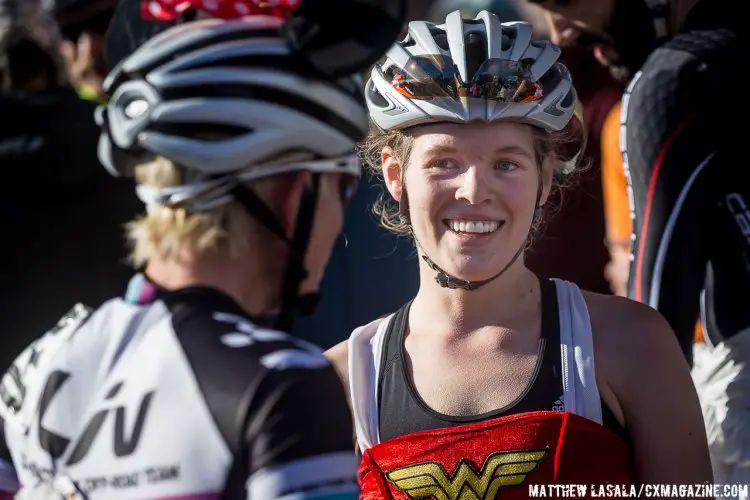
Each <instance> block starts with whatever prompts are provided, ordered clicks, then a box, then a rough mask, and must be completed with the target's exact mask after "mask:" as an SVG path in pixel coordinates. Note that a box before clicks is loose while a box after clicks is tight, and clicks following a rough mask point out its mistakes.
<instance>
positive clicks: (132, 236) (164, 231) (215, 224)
mask: <svg viewBox="0 0 750 500" xmlns="http://www.w3.org/2000/svg"><path fill="white" fill-rule="evenodd" d="M182 177H183V176H182V172H181V170H180V168H179V167H178V166H177V165H175V164H174V163H173V162H172V161H171V160H168V159H166V158H163V157H157V158H156V159H154V160H153V161H150V162H148V163H144V164H142V165H139V166H138V167H136V169H135V178H136V182H137V183H138V184H142V185H146V186H151V187H157V188H163V187H170V186H178V185H180V184H181V183H182V180H183V179H182ZM261 182H262V181H261ZM257 184H258V182H256V183H254V187H255V188H256V191H257V187H258V186H257ZM250 229H251V223H250V218H249V217H248V215H247V213H246V212H245V210H244V208H242V206H240V205H239V204H238V203H237V202H232V203H228V204H226V205H222V206H220V207H217V208H214V209H212V210H209V211H206V212H199V213H188V212H187V211H186V210H185V209H184V208H172V207H165V206H158V207H155V208H154V209H152V210H151V211H150V212H149V213H147V214H146V215H143V216H142V217H139V218H138V219H136V220H134V221H132V222H130V223H128V224H127V226H126V230H127V240H128V243H129V245H130V247H131V252H130V262H131V263H132V264H133V265H134V266H135V267H136V268H140V267H142V266H144V265H145V264H146V263H147V262H148V261H149V260H151V259H153V258H162V259H176V258H178V256H179V252H180V250H181V249H183V248H185V247H189V248H191V250H193V251H195V252H196V253H198V254H202V253H206V252H208V251H211V250H214V249H216V248H218V247H220V246H223V245H227V246H228V247H229V249H230V251H232V252H238V251H242V250H246V248H247V242H248V231H249V230H250Z"/></svg>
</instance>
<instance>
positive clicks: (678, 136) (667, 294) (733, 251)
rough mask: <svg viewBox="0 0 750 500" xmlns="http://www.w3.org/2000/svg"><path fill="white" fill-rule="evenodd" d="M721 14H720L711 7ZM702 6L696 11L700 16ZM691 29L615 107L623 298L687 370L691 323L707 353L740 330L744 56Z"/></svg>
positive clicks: (746, 219) (748, 226)
mask: <svg viewBox="0 0 750 500" xmlns="http://www.w3.org/2000/svg"><path fill="white" fill-rule="evenodd" d="M725 4H726V5H731V4H732V2H723V4H722V3H721V2H719V3H718V4H713V5H715V6H716V7H717V8H718V9H721V8H722V5H724V6H726V5H725ZM713 5H712V4H711V3H709V2H703V3H702V4H701V5H700V7H701V9H704V10H705V9H709V11H708V12H711V10H712V8H713ZM735 14H736V13H735V12H733V11H732V10H731V9H728V10H726V12H724V16H725V17H726V16H734V15H735ZM696 15H697V14H696ZM701 17H703V18H704V19H705V23H707V24H706V25H705V26H704V27H701V25H700V22H701V19H697V18H695V16H694V23H693V28H692V29H690V30H689V31H687V32H685V33H682V34H680V35H678V36H676V37H674V38H672V39H670V40H669V41H668V42H666V43H665V44H664V45H663V46H661V47H660V48H659V49H657V50H656V51H655V52H654V53H653V54H652V55H651V56H650V57H649V59H648V61H647V62H646V64H645V65H644V67H643V68H642V70H641V71H640V72H639V73H638V74H636V76H635V77H634V79H633V81H632V82H631V84H630V85H629V87H628V89H627V91H626V93H625V96H624V98H623V114H622V118H623V123H622V125H623V133H622V134H621V137H622V138H623V143H622V147H623V160H624V164H625V167H626V172H627V173H628V177H629V181H630V187H631V189H632V198H631V206H633V207H634V211H633V217H634V219H633V228H634V235H633V254H634V258H633V261H632V265H631V272H630V283H629V295H630V297H631V298H634V299H636V300H639V301H642V302H646V303H648V304H650V305H651V306H652V307H654V308H656V309H657V310H659V311H660V312H661V313H662V314H663V315H664V316H665V318H666V319H667V321H669V323H670V324H671V326H672V328H673V329H674V330H675V332H676V334H677V336H678V338H679V341H680V344H681V346H682V348H683V350H684V352H685V356H686V357H687V358H688V360H692V344H693V335H694V327H695V322H696V320H697V319H698V318H699V317H701V318H702V320H703V326H704V332H705V334H706V336H707V337H708V339H709V341H712V342H714V343H715V342H720V341H722V340H725V339H727V338H730V337H732V336H733V335H735V334H737V333H739V332H741V331H743V330H745V329H747V328H750V308H749V307H748V306H747V297H748V296H750V169H748V168H747V167H746V166H745V165H744V164H743V163H744V158H745V155H746V153H745V149H746V146H745V143H746V140H747V139H746V138H745V137H744V136H745V134H746V133H745V127H744V126H743V125H742V123H743V120H744V113H745V104H744V103H743V98H742V96H743V90H742V89H743V83H741V78H742V77H741V76H740V75H741V74H742V68H743V67H744V65H746V64H747V61H750V50H749V49H748V47H749V45H748V38H747V36H746V35H745V34H743V33H742V32H741V31H738V30H736V29H728V28H722V27H720V26H721V25H722V23H721V22H720V19H719V18H716V17H712V16H708V15H702V16H701ZM746 19H747V18H745V22H746ZM730 24H731V23H727V25H730ZM735 115H738V116H735Z"/></svg>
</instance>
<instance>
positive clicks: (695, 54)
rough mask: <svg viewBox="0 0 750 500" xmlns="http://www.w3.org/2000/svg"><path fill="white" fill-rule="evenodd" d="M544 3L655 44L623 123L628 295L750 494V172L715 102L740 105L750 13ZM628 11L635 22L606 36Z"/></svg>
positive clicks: (731, 8)
mask: <svg viewBox="0 0 750 500" xmlns="http://www.w3.org/2000/svg"><path fill="white" fill-rule="evenodd" d="M543 5H544V6H545V7H546V8H548V9H551V10H555V11H557V12H559V13H560V14H562V15H564V16H566V17H567V18H570V19H573V20H575V22H576V23H578V24H580V25H585V26H587V27H588V29H590V30H592V31H595V32H598V33H601V34H602V36H609V37H610V38H613V39H615V40H616V41H617V42H619V43H616V44H615V47H616V48H618V49H620V50H625V49H627V47H628V45H629V44H630V42H636V41H637V40H640V42H637V43H648V44H650V49H649V51H648V52H649V53H648V54H647V59H646V60H645V62H644V63H643V64H642V65H638V66H636V65H633V66H632V67H633V68H634V69H635V70H637V71H636V72H635V73H634V75H633V78H632V81H631V82H630V83H629V85H628V88H627V89H626V93H625V95H624V97H623V110H622V117H621V125H622V129H621V133H620V138H621V144H620V148H621V150H622V157H623V163H624V172H625V174H626V176H627V181H628V185H629V188H630V189H631V194H632V198H631V200H630V201H631V207H630V208H631V211H632V214H633V220H632V224H633V225H632V228H633V241H632V254H633V259H632V262H631V265H630V269H629V273H628V274H629V275H628V295H629V296H630V297H632V298H634V299H636V300H638V301H642V302H644V303H647V304H649V305H650V306H652V307H654V308H655V309H657V310H659V311H660V312H661V313H662V314H664V316H665V318H666V319H667V321H669V323H670V324H671V326H672V329H673V330H674V331H675V334H676V335H677V338H678V341H679V343H680V345H681V347H682V350H683V353H684V355H685V358H686V360H687V362H688V363H690V364H693V379H694V381H695V384H696V387H697V388H698V394H699V396H700V398H701V404H702V406H703V416H704V420H705V423H706V429H707V433H708V438H709V445H710V449H711V458H712V464H713V467H714V475H715V478H716V480H717V482H719V483H740V484H748V483H750V430H748V429H749V428H748V426H747V421H748V420H750V411H749V410H748V408H750V370H749V369H748V365H750V308H748V306H747V304H748V297H750V266H748V256H749V255H750V238H749V237H748V236H749V235H750V229H749V228H750V224H748V221H749V220H750V211H748V207H749V206H750V172H749V171H748V169H746V168H743V167H742V164H741V162H740V163H738V161H737V159H738V158H742V157H743V155H744V154H745V147H744V145H745V143H746V137H745V130H744V127H735V126H732V125H729V124H728V122H727V120H728V116H729V115H728V114H727V109H728V108H727V107H726V105H724V104H720V103H726V102H728V101H727V100H726V99H725V98H723V97H721V98H719V96H726V95H727V89H735V92H734V94H733V95H739V94H737V92H739V90H737V89H738V88H739V87H738V83H737V78H738V73H737V68H738V65H739V66H741V65H742V64H744V62H745V61H747V60H748V59H750V36H749V35H750V21H749V20H750V4H749V3H748V2H745V1H741V0H662V1H660V2H651V1H649V2H646V1H644V0H579V1H577V2H573V3H570V2H561V1H557V0H545V1H544V2H543ZM625 9H629V10H630V11H633V12H635V11H637V12H639V13H640V15H639V16H638V17H635V16H633V17H632V18H631V20H632V22H631V25H630V29H629V30H628V31H627V32H626V30H624V29H623V30H621V31H620V33H621V35H622V36H620V37H616V36H613V33H612V31H611V29H610V28H611V27H612V26H614V25H616V24H617V23H616V21H619V20H621V19H622V18H623V17H624V14H623V12H624V11H625ZM633 33H638V36H637V37H636V36H633ZM732 102H735V101H732ZM732 109H735V108H732ZM724 124H726V125H724ZM699 318H700V323H701V329H700V333H701V334H702V335H701V336H700V337H698V336H697V335H696V328H695V324H696V320H697V319H699ZM696 337H698V339H697V340H699V342H697V343H696V342H695V340H696Z"/></svg>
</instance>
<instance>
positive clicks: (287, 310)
mask: <svg viewBox="0 0 750 500" xmlns="http://www.w3.org/2000/svg"><path fill="white" fill-rule="evenodd" d="M320 175H321V174H318V173H314V174H311V182H310V183H309V184H307V186H306V187H305V190H304V191H303V193H302V199H301V200H300V205H299V208H298V209H297V222H296V225H295V229H294V236H293V237H292V239H289V238H288V237H287V236H286V234H285V231H284V229H283V227H282V225H281V223H280V222H279V220H278V217H276V215H275V214H274V213H273V211H271V209H270V208H268V205H266V204H265V203H264V202H263V200H261V199H260V198H259V197H258V195H256V194H255V193H254V192H253V191H252V190H250V189H248V188H247V187H246V186H244V185H241V184H238V185H237V186H235V187H234V188H233V189H232V191H231V192H230V194H232V196H233V197H234V199H235V200H237V202H239V203H240V204H241V205H242V206H243V208H244V209H245V210H246V211H247V213H249V214H250V215H252V216H253V217H255V218H256V219H257V220H258V222H260V223H261V224H263V225H264V226H265V227H266V228H267V229H268V230H269V231H271V232H272V233H273V234H274V235H276V236H277V237H279V238H280V239H281V240H282V241H283V242H285V243H286V244H287V245H288V246H289V255H288V257H287V262H286V267H285V271H284V278H283V282H282V292H281V310H280V312H279V314H278V316H277V317H276V320H275V322H274V325H273V326H274V328H276V329H277V330H280V331H284V332H289V331H291V330H292V327H293V326H294V318H295V316H296V315H297V314H302V315H309V314H312V312H313V311H314V310H315V307H316V305H317V303H318V297H319V294H317V293H309V294H300V285H301V284H302V282H303V281H304V280H305V278H307V276H308V274H309V273H308V271H307V269H306V268H305V255H306V254H307V247H308V245H309V242H310V236H311V234H312V226H313V222H314V220H315V209H316V208H317V204H318V192H319V189H320Z"/></svg>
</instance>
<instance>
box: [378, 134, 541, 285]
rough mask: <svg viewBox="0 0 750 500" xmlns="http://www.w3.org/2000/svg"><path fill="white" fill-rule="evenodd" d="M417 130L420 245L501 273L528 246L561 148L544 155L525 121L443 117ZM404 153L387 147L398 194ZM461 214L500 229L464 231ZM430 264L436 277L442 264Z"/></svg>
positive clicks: (410, 177) (448, 264)
mask: <svg viewBox="0 0 750 500" xmlns="http://www.w3.org/2000/svg"><path fill="white" fill-rule="evenodd" d="M412 135H413V137H414V138H415V141H414V146H413V149H412V153H411V156H410V160H409V163H408V165H407V166H406V169H405V173H404V177H403V180H404V184H405V186H406V190H407V192H408V209H409V214H410V218H411V223H412V227H413V231H414V235H415V238H416V239H417V241H418V242H419V246H420V248H421V249H422V251H423V252H424V253H425V254H426V255H427V256H429V257H430V258H431V259H432V260H433V261H434V262H435V263H437V264H438V265H439V266H440V267H441V268H442V269H443V270H445V271H446V272H448V273H450V274H452V275H454V276H456V277H458V278H461V279H465V280H474V281H476V280H483V279H486V278H489V277H491V276H493V275H494V274H496V273H497V272H498V271H500V270H501V269H503V268H504V267H505V266H506V265H508V263H510V261H511V260H512V259H513V257H514V256H515V254H516V253H517V252H518V251H519V250H520V249H521V248H522V247H523V246H524V244H525V241H526V238H527V236H528V234H529V230H530V228H531V225H532V221H533V217H534V211H535V209H536V207H537V199H538V204H539V205H543V204H544V203H545V202H546V200H547V197H548V195H549V191H550V186H551V181H552V173H553V166H554V156H550V157H548V158H546V159H537V158H536V156H535V153H534V136H533V133H532V129H531V126H529V125H524V124H520V123H512V122H494V123H484V122H477V123H470V124H452V123H441V124H435V125H427V126H423V127H419V128H417V129H415V130H414V131H413V133H412ZM399 161H400V160H399V159H398V158H397V157H396V156H395V154H394V152H393V151H391V150H390V149H388V148H386V149H385V150H384V151H383V153H382V162H383V175H384V178H385V181H386V185H387V187H388V190H389V191H390V193H391V195H392V196H393V197H394V199H396V200H400V199H401V196H402V193H403V185H402V180H401V179H402V177H401V171H402V168H401V165H400V163H399ZM540 163H543V166H541V165H540ZM540 167H541V168H540ZM540 183H541V186H540ZM540 187H541V192H540V191H539V189H540ZM454 221H464V222H468V221H484V222H491V223H494V224H496V225H497V229H496V230H495V231H493V232H485V233H482V234H476V233H475V234H469V233H466V232H456V231H454V230H453V229H452V228H451V222H454ZM421 264H422V263H421ZM422 268H423V269H422V270H423V274H425V276H423V279H422V282H423V283H424V282H425V281H433V280H432V277H433V276H434V271H432V270H431V269H430V268H429V267H427V266H426V265H422ZM522 271H523V259H521V258H519V259H518V260H517V261H516V263H515V264H514V265H513V268H511V269H509V270H508V272H507V273H506V274H508V277H507V278H505V279H503V280H501V281H504V282H508V281H511V282H512V281H513V280H514V276H515V277H516V278H517V277H518V276H519V275H520V274H521V272H522ZM488 286H489V285H488Z"/></svg>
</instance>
